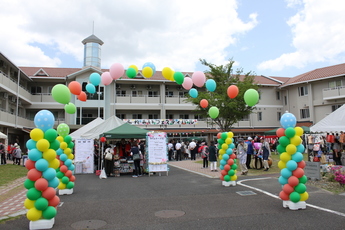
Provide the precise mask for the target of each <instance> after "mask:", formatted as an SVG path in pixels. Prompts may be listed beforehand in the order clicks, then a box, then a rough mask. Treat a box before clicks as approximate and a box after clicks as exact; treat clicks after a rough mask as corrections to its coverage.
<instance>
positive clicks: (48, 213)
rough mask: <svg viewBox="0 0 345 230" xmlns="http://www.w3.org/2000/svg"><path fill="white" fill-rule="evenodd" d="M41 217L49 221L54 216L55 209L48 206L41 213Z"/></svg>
mask: <svg viewBox="0 0 345 230" xmlns="http://www.w3.org/2000/svg"><path fill="white" fill-rule="evenodd" d="M42 216H43V218H44V219H46V220H50V219H52V218H54V217H55V216H56V208H54V207H53V206H48V207H47V208H46V209H45V210H44V211H43V212H42Z"/></svg>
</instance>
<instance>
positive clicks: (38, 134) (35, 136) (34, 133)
mask: <svg viewBox="0 0 345 230" xmlns="http://www.w3.org/2000/svg"><path fill="white" fill-rule="evenodd" d="M30 137H31V139H32V140H34V141H39V140H41V139H43V138H44V132H43V131H42V130H41V129H38V128H35V129H33V130H31V131H30Z"/></svg>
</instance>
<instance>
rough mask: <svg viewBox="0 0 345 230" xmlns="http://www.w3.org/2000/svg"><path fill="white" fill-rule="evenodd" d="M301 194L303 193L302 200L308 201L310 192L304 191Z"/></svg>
mask: <svg viewBox="0 0 345 230" xmlns="http://www.w3.org/2000/svg"><path fill="white" fill-rule="evenodd" d="M300 195H301V200H300V201H306V200H308V198H309V194H308V192H304V193H302V194H300Z"/></svg>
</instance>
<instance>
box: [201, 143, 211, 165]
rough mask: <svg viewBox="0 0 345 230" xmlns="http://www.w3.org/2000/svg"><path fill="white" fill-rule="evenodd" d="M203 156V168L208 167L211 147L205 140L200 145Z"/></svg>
mask: <svg viewBox="0 0 345 230" xmlns="http://www.w3.org/2000/svg"><path fill="white" fill-rule="evenodd" d="M199 149H200V153H201V158H202V166H203V168H208V155H209V149H208V146H207V145H206V143H205V142H202V143H201V146H200V147H199Z"/></svg>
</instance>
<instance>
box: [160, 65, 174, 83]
mask: <svg viewBox="0 0 345 230" xmlns="http://www.w3.org/2000/svg"><path fill="white" fill-rule="evenodd" d="M162 75H163V77H164V78H165V79H167V80H169V81H171V80H172V79H174V71H173V70H172V69H170V68H169V67H164V68H163V70H162Z"/></svg>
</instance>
